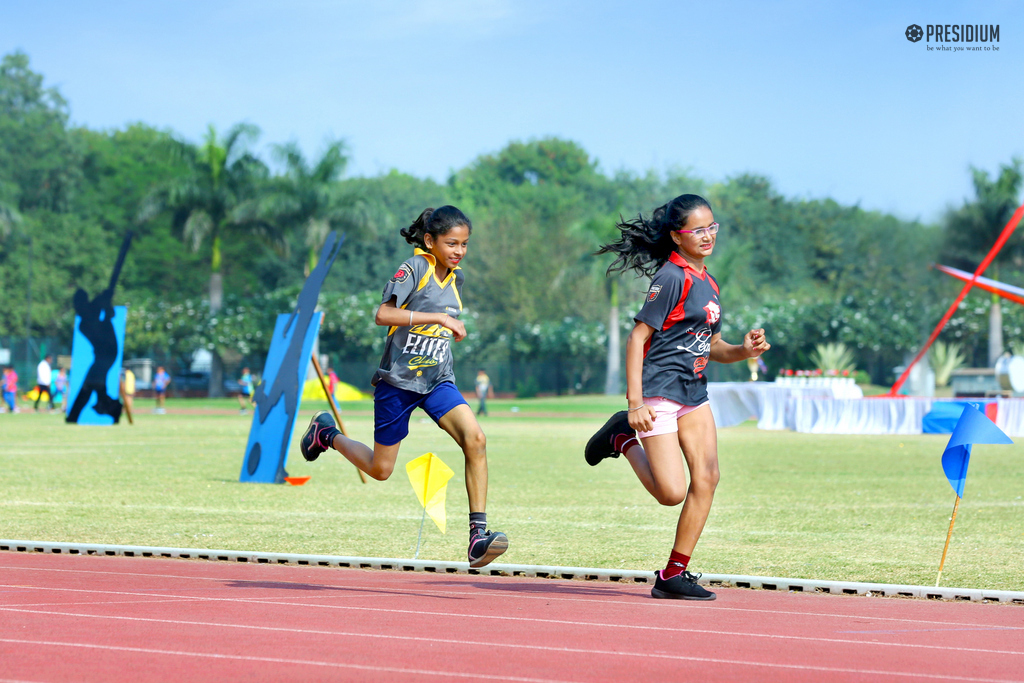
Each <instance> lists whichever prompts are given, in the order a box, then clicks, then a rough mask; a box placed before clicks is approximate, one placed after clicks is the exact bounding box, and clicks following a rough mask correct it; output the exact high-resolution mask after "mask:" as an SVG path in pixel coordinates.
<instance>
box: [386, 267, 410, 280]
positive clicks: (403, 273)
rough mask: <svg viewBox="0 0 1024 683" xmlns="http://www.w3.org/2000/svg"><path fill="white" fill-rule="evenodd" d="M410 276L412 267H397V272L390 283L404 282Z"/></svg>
mask: <svg viewBox="0 0 1024 683" xmlns="http://www.w3.org/2000/svg"><path fill="white" fill-rule="evenodd" d="M411 275H412V267H411V266H410V265H409V264H408V263H403V264H402V265H401V266H399V268H398V271H397V272H396V273H395V274H394V276H392V278H391V281H392V282H405V281H406V280H408V279H409V277H410V276H411Z"/></svg>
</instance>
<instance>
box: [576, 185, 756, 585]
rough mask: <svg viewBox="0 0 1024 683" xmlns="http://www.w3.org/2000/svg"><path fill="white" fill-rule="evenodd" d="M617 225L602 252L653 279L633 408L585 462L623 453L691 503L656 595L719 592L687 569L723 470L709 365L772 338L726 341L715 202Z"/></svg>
mask: <svg viewBox="0 0 1024 683" xmlns="http://www.w3.org/2000/svg"><path fill="white" fill-rule="evenodd" d="M618 228H619V230H620V232H621V235H620V236H619V239H618V241H617V242H614V243H612V244H606V245H605V246H603V247H601V249H600V250H599V251H598V253H599V254H604V253H611V254H615V255H616V259H615V261H614V262H613V263H612V265H611V266H610V267H609V268H608V271H609V272H616V271H617V272H621V271H624V270H633V271H634V272H635V273H636V274H637V276H638V277H639V276H640V275H647V276H650V277H651V286H650V289H649V290H648V291H647V298H646V299H645V301H644V305H643V307H642V308H641V309H640V312H639V313H637V314H636V317H635V318H634V320H635V321H636V325H635V326H634V327H633V331H632V332H631V333H630V335H629V339H628V340H627V342H626V387H627V388H626V401H627V403H628V404H629V405H628V410H623V411H620V412H618V413H616V414H615V415H613V416H612V417H611V419H609V420H608V422H607V423H605V425H604V426H603V427H602V428H601V429H600V430H599V431H598V432H597V433H596V434H595V435H594V436H593V437H592V438H591V439H590V442H589V443H588V444H587V449H586V460H587V463H588V464H590V465H596V464H598V463H599V462H601V460H604V459H605V458H617V457H619V454H620V453H622V454H624V455H625V456H626V460H628V461H629V464H630V465H631V466H632V467H633V471H634V472H635V473H636V476H637V478H639V479H640V483H642V484H643V486H644V488H645V489H647V491H648V493H650V494H651V495H652V496H654V498H655V500H657V501H658V502H659V503H661V504H662V505H670V506H675V505H678V504H679V503H683V509H682V512H681V513H680V515H679V523H678V525H677V526H676V535H675V540H674V542H673V545H672V553H671V555H670V556H669V560H668V563H667V565H666V566H665V568H664V569H662V570H660V571H658V572H656V574H655V582H654V588H653V589H652V590H651V595H652V596H654V597H655V598H677V599H684V600H714V599H715V594H714V593H712V592H710V591H708V590H706V589H704V588H703V587H702V586H700V585H699V584H698V583H697V579H699V578H700V575H694V574H691V573H690V572H688V571H687V566H688V565H689V563H690V556H691V555H692V554H693V549H694V547H695V546H696V545H697V540H698V539H699V538H700V534H701V531H703V530H704V523H705V522H706V521H707V518H708V513H709V512H710V510H711V502H712V500H713V499H714V495H715V487H716V486H717V485H718V478H719V474H718V436H717V433H716V431H715V419H714V417H713V416H712V414H711V406H710V405H709V404H708V391H707V378H706V377H705V376H704V368H705V367H706V366H707V364H708V361H709V360H713V361H717V362H719V363H735V362H737V361H740V360H745V359H747V358H756V357H758V356H760V355H761V354H762V353H764V352H765V351H767V350H768V349H770V348H771V346H770V345H769V344H768V342H767V341H765V337H764V330H762V329H757V330H751V331H750V332H747V334H746V335H745V336H744V337H743V343H742V344H738V345H737V344H729V343H727V342H725V341H724V340H723V339H722V335H721V327H722V307H721V304H720V303H719V299H718V283H717V282H716V281H715V279H714V278H713V277H711V274H710V273H708V272H707V269H706V268H705V267H704V259H705V258H707V257H708V256H710V255H711V252H712V251H713V250H714V248H715V239H716V237H715V235H717V234H718V223H716V222H715V217H714V215H713V214H712V212H711V205H710V204H708V202H707V200H705V199H704V198H703V197H699V196H697V195H693V194H684V195H682V196H679V197H676V198H675V199H673V200H672V201H671V202H669V203H668V204H666V205H665V206H661V207H658V208H657V209H655V210H654V214H653V215H652V217H651V219H650V220H645V219H644V218H643V217H642V216H638V217H637V218H636V219H635V220H631V221H624V222H622V223H620V224H619V225H618ZM638 439H639V441H638ZM680 449H682V454H683V457H682V458H680V457H679V451H680ZM684 459H685V467H684V462H683V461H684ZM687 471H689V480H690V483H689V487H687V483H686V482H687ZM684 501H685V502H684Z"/></svg>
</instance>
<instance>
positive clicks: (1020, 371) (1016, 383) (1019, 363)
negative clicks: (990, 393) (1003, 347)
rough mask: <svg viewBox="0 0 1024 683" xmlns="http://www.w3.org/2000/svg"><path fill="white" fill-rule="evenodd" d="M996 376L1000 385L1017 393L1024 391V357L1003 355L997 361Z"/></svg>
mask: <svg viewBox="0 0 1024 683" xmlns="http://www.w3.org/2000/svg"><path fill="white" fill-rule="evenodd" d="M996 377H997V378H998V379H999V386H1001V387H1002V388H1003V389H1005V390H1007V391H1012V392H1014V393H1015V394H1020V393H1024V358H1021V357H1020V356H1003V357H1002V358H1000V359H999V360H997V361H996Z"/></svg>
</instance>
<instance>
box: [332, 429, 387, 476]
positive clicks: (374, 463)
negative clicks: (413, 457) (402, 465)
mask: <svg viewBox="0 0 1024 683" xmlns="http://www.w3.org/2000/svg"><path fill="white" fill-rule="evenodd" d="M331 445H332V446H333V447H334V450H336V451H338V452H339V453H341V454H342V455H344V456H345V458H346V459H347V460H348V461H349V462H350V463H352V464H353V465H355V466H356V467H358V468H359V469H361V470H362V471H363V472H366V473H367V474H368V475H370V476H371V477H373V478H374V479H376V480H377V481H384V480H385V479H387V478H388V477H390V476H391V473H392V472H394V471H395V461H396V460H398V449H399V447H401V445H402V442H401V441H399V442H398V443H396V444H395V445H393V446H382V445H381V444H379V443H374V444H373V449H372V450H371V449H370V447H369V446H367V445H366V444H364V443H360V442H359V441H356V440H355V439H350V438H348V437H347V436H345V435H344V434H338V435H336V436H335V437H334V442H333V443H332V444H331Z"/></svg>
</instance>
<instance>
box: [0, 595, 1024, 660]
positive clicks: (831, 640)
mask: <svg viewBox="0 0 1024 683" xmlns="http://www.w3.org/2000/svg"><path fill="white" fill-rule="evenodd" d="M40 589H41V590H52V591H71V592H83V593H104V594H105V593H115V594H118V595H132V593H125V592H121V591H97V590H90V589H79V588H51V587H40ZM164 597H179V596H164ZM193 599H194V600H200V601H207V602H230V603H236V604H250V605H275V606H278V605H279V606H287V607H305V608H316V609H342V610H354V611H362V612H374V613H384V614H408V615H423V616H438V617H449V618H451V617H455V618H462V619H494V620H498V621H515V622H527V623H537V624H559V625H565V626H580V627H590V628H611V629H625V630H642V631H664V630H665V627H663V626H644V625H639V624H612V623H603V622H592V621H572V620H568V619H541V618H536V617H513V616H506V615H496V614H458V613H452V612H427V611H423V610H402V609H387V608H381V607H356V606H352V605H310V604H307V603H290V602H276V601H275V602H268V601H266V600H260V599H244V598H242V599H239V598H211V597H201V596H196V597H194V598H193ZM143 604H145V603H143ZM0 611H12V612H27V613H30V614H34V613H39V610H25V609H21V608H18V607H0ZM89 616H95V617H97V618H103V616H102V615H89ZM132 618H135V617H132ZM139 619H140V620H144V618H141V617H140V618H139ZM155 621H159V620H155ZM998 630H1017V629H1015V628H1013V627H1009V628H1001V627H1000V628H999V629H998ZM700 632H701V633H704V634H710V635H723V636H740V637H751V638H766V639H769V640H772V639H774V640H796V641H811V642H821V643H840V644H854V645H876V646H886V647H910V648H923V649H938V650H946V649H949V650H958V651H963V652H977V653H989V654H1006V655H1022V654H1024V652H1017V651H1013V650H1005V651H1004V650H985V649H980V648H957V647H945V646H932V645H919V644H913V643H888V642H878V641H867V640H855V639H852V638H821V637H816V636H795V635H779V634H770V633H746V632H736V631H717V630H708V629H701V631H700Z"/></svg>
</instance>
